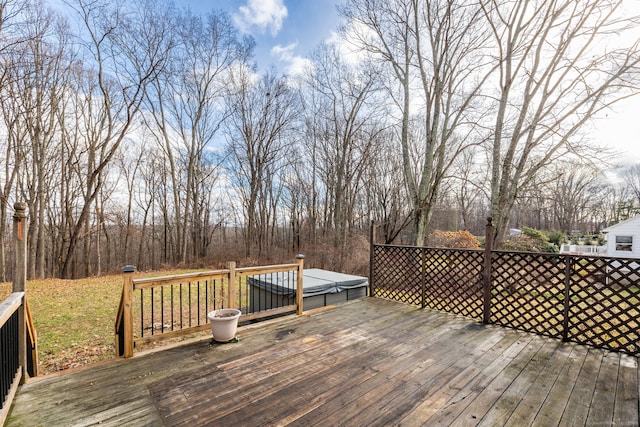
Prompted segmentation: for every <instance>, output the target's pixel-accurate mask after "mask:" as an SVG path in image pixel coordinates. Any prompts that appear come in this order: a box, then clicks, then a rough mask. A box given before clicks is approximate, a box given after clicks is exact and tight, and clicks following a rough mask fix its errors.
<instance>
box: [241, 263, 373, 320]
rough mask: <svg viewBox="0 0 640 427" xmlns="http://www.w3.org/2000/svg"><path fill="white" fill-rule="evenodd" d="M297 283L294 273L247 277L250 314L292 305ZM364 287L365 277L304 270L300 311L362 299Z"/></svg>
mask: <svg viewBox="0 0 640 427" xmlns="http://www.w3.org/2000/svg"><path fill="white" fill-rule="evenodd" d="M296 280H297V272H295V271H294V272H279V273H273V274H260V275H256V276H251V277H248V278H247V284H248V285H249V289H250V294H251V295H250V300H249V301H250V302H249V310H250V312H252V313H255V312H257V311H261V310H269V309H272V308H278V307H284V306H287V305H291V304H295V299H296ZM367 286H368V281H367V278H366V277H361V276H354V275H351V274H344V273H338V272H335V271H329V270H322V269H319V268H309V269H306V270H304V271H303V273H302V298H303V302H302V304H303V308H304V310H310V309H313V308H318V307H323V306H326V305H333V304H338V303H340V302H344V301H348V300H352V299H355V298H361V297H364V296H366V295H367Z"/></svg>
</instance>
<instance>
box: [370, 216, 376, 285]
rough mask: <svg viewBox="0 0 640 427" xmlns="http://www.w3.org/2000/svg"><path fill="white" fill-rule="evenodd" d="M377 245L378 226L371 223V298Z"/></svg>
mask: <svg viewBox="0 0 640 427" xmlns="http://www.w3.org/2000/svg"><path fill="white" fill-rule="evenodd" d="M375 244H376V224H375V222H373V221H371V226H370V227H369V296H370V297H372V296H373V272H374V268H373V267H374V262H375V255H374V251H375Z"/></svg>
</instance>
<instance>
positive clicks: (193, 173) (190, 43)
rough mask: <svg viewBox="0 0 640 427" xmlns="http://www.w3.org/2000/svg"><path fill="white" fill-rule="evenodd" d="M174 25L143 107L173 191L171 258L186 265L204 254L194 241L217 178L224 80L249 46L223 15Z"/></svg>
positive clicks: (184, 17)
mask: <svg viewBox="0 0 640 427" xmlns="http://www.w3.org/2000/svg"><path fill="white" fill-rule="evenodd" d="M174 21H175V24H174V25H175V27H176V37H175V46H174V47H173V48H172V50H171V52H172V56H171V58H172V61H171V66H170V67H169V68H167V70H166V72H165V73H163V74H162V75H161V78H160V79H158V80H156V81H155V83H154V85H153V90H152V91H150V92H149V93H148V102H147V106H148V108H149V110H150V111H151V117H152V122H153V124H150V125H149V126H150V129H151V130H152V132H154V133H155V135H156V138H157V140H158V141H159V143H160V147H161V148H162V150H163V152H164V154H165V156H166V160H167V165H168V171H169V174H170V175H169V177H170V179H171V185H172V188H173V193H172V198H173V200H172V205H173V208H174V209H175V213H174V214H175V223H176V228H175V242H176V243H177V245H178V247H177V248H176V255H178V260H179V261H181V262H185V261H186V260H187V255H188V254H190V255H192V256H196V255H200V256H201V255H203V254H202V250H203V247H202V243H203V242H198V239H199V238H200V236H202V232H203V227H204V226H205V222H206V220H205V217H206V215H207V213H208V211H207V209H206V204H204V205H203V201H205V200H207V197H208V195H207V194H206V193H205V192H206V190H208V188H210V187H211V185H212V184H211V182H212V181H215V180H216V179H217V168H216V167H215V164H216V163H215V161H214V159H213V156H212V155H211V153H212V149H213V147H212V144H213V143H214V142H215V138H216V136H217V135H218V131H219V129H220V126H221V124H222V122H223V121H224V120H225V118H226V117H227V114H228V112H227V110H226V106H225V105H224V97H225V95H226V82H227V81H228V79H227V76H228V74H229V73H231V72H233V69H234V68H233V67H236V66H239V64H245V63H247V61H248V60H249V59H250V56H251V54H252V49H253V41H252V40H250V39H243V40H242V39H240V37H239V35H238V31H237V30H236V29H235V28H234V27H233V25H232V23H231V20H230V18H229V17H228V16H227V15H226V14H224V13H222V12H214V13H210V14H209V15H208V16H207V18H206V19H203V18H201V17H196V16H193V15H192V14H191V13H190V12H187V11H185V12H183V13H182V14H180V15H177V16H176V17H174ZM220 138H221V137H220Z"/></svg>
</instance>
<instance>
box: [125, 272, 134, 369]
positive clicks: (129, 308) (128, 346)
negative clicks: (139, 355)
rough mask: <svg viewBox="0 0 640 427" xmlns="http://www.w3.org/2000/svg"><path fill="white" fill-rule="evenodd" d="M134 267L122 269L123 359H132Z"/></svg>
mask: <svg viewBox="0 0 640 427" xmlns="http://www.w3.org/2000/svg"><path fill="white" fill-rule="evenodd" d="M135 271H136V267H135V266H133V265H126V266H124V267H122V273H123V276H124V285H123V288H122V307H123V313H122V323H123V331H124V348H123V353H122V355H123V356H124V357H133V273H134V272H135Z"/></svg>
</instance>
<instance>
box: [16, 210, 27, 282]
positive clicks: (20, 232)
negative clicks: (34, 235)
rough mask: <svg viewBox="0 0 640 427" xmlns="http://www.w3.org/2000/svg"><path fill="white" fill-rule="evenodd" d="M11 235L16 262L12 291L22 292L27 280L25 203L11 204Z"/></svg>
mask: <svg viewBox="0 0 640 427" xmlns="http://www.w3.org/2000/svg"><path fill="white" fill-rule="evenodd" d="M13 208H14V209H15V213H14V214H13V235H14V236H15V239H16V240H15V241H16V262H15V273H14V275H13V292H24V291H25V289H26V286H25V285H26V281H27V213H26V211H27V205H26V204H25V203H20V202H18V203H16V204H15V205H13Z"/></svg>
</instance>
